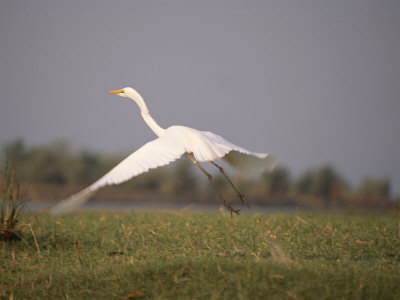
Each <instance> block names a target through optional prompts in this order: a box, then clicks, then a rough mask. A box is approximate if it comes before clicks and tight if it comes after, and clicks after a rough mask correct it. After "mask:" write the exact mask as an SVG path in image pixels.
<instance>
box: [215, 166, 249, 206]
mask: <svg viewBox="0 0 400 300" xmlns="http://www.w3.org/2000/svg"><path fill="white" fill-rule="evenodd" d="M210 163H212V164H213V165H214V166H215V167H217V169H218V170H219V171H220V172H221V174H222V175H224V176H225V178H226V180H228V182H229V184H230V185H231V187H232V188H233V190H234V191H235V192H236V194H237V195H238V197H239V198H240V201H242V206H243V204H244V205H246V206H247V207H248V208H250V205H249V203H247V202H246V200H245V199H244V195H243V194H242V193H241V192H239V191H238V189H237V188H236V187H235V185H234V184H233V182H232V180H231V179H230V178H229V177H228V175H226V173H225V171H224V169H223V168H222V167H221V166H219V165H217V164H216V163H215V162H213V161H210Z"/></svg>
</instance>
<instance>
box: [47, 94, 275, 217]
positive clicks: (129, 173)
mask: <svg viewBox="0 0 400 300" xmlns="http://www.w3.org/2000/svg"><path fill="white" fill-rule="evenodd" d="M108 93H110V94H115V95H118V96H121V97H128V98H130V99H132V100H133V101H135V102H136V104H137V105H138V106H139V108H140V111H141V115H142V117H143V120H144V121H145V122H146V124H147V125H148V126H149V127H150V129H151V130H152V131H153V132H154V133H155V134H156V135H157V136H158V138H156V139H155V140H153V141H151V142H148V143H147V144H145V145H144V146H142V147H141V148H140V149H138V150H137V151H135V152H134V153H132V154H131V155H129V156H128V157H127V158H125V159H124V160H123V161H122V162H120V163H119V164H118V165H117V166H115V167H114V168H113V169H111V171H109V172H108V173H106V174H105V175H104V176H103V177H101V178H100V179H99V180H97V181H96V182H94V183H93V184H92V185H90V186H88V187H87V188H85V189H84V190H82V191H80V192H79V193H77V194H74V195H72V196H70V197H69V198H67V199H66V200H64V201H62V202H61V203H59V204H57V205H56V206H54V207H52V208H51V209H50V213H52V214H62V213H67V212H70V211H72V210H74V209H76V208H77V207H79V206H80V205H81V204H83V203H84V202H86V201H87V200H88V199H89V198H90V197H91V196H92V195H93V193H94V192H95V191H97V190H98V189H100V188H101V187H104V186H106V185H112V184H119V183H122V182H125V181H127V180H129V179H131V178H132V177H134V176H137V175H139V174H141V173H144V172H147V171H149V170H150V169H153V168H157V167H161V166H164V165H167V164H169V163H170V162H172V161H175V160H177V159H178V158H180V157H181V156H183V155H185V156H186V157H187V158H188V159H190V160H191V161H192V162H193V163H194V164H195V165H196V166H197V167H198V168H199V169H200V170H201V171H202V172H203V173H204V174H205V175H206V176H207V178H208V179H209V180H210V182H211V183H212V184H213V187H214V189H215V190H216V192H217V194H218V196H219V198H220V199H221V201H222V203H223V204H224V206H225V207H226V208H227V209H228V210H229V211H230V212H231V214H232V212H233V213H237V214H238V213H239V210H236V209H234V208H233V207H232V205H231V203H230V202H227V201H225V199H224V198H223V197H222V195H221V193H220V192H219V191H218V189H217V186H216V185H215V183H214V179H213V177H212V175H211V174H209V173H208V172H207V171H206V170H205V169H204V168H203V166H202V165H200V163H199V162H209V163H211V164H213V165H214V166H215V167H217V168H218V170H219V171H220V172H221V173H222V175H224V176H225V178H226V179H227V180H228V182H229V184H230V185H231V186H232V188H233V189H234V191H235V192H236V194H237V195H238V197H239V198H240V200H241V201H242V204H246V205H247V203H246V201H245V199H244V196H243V195H242V194H241V193H240V192H239V191H238V189H237V188H236V187H235V186H234V184H233V183H232V181H231V180H230V179H229V177H228V176H227V174H226V173H225V171H224V169H223V168H222V167H220V166H219V165H218V164H217V163H216V162H215V160H217V159H223V160H224V161H226V162H227V163H228V164H229V165H230V166H232V167H233V168H235V169H238V170H240V171H241V172H244V173H247V174H248V173H252V172H262V171H264V170H272V169H273V168H274V166H275V159H274V158H273V157H272V156H271V155H269V154H268V153H255V152H251V151H249V150H246V149H244V148H242V147H239V146H236V145H234V144H232V143H231V142H228V141H227V140H225V139H224V138H223V137H221V136H218V135H216V134H214V133H212V132H208V131H200V130H197V129H193V128H189V127H185V126H171V127H169V128H167V129H164V128H162V127H160V126H159V125H158V124H157V123H156V121H154V119H153V118H152V117H151V116H150V114H149V110H148V109H147V106H146V103H145V102H144V100H143V98H142V96H141V95H140V94H139V93H138V92H137V91H135V90H134V89H133V88H130V87H126V88H123V89H120V90H113V91H109V92H108Z"/></svg>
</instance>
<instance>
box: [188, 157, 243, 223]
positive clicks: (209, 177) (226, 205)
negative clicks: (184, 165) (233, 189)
mask: <svg viewBox="0 0 400 300" xmlns="http://www.w3.org/2000/svg"><path fill="white" fill-rule="evenodd" d="M186 157H188V158H189V159H190V160H191V161H192V162H193V163H194V164H195V165H196V166H197V167H198V168H199V169H200V170H201V171H202V172H203V173H204V174H205V175H206V176H207V178H208V180H209V181H210V182H211V183H212V185H213V187H214V190H215V191H216V192H217V195H218V197H219V198H220V199H221V201H222V203H223V204H224V206H225V207H226V208H227V209H228V210H229V211H230V213H231V217H232V213H235V214H239V211H240V209H234V208H233V207H232V203H230V202H227V201H226V200H225V199H224V197H222V194H221V193H220V191H219V190H218V188H217V185H216V184H215V182H214V178H213V177H212V176H211V174H210V173H208V172H207V171H206V170H205V169H204V168H203V166H202V165H200V164H199V162H198V161H197V160H196V159H195V158H194V157H193V156H190V155H186Z"/></svg>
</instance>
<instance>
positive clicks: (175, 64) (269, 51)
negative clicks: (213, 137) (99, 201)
mask: <svg viewBox="0 0 400 300" xmlns="http://www.w3.org/2000/svg"><path fill="white" fill-rule="evenodd" d="M399 15H400V1H398V0H393V1H389V0H379V1H376V0H374V1H367V0H365V1H361V0H335V1H328V0H327V1H323V0H312V1H311V0H307V1H300V0H292V1H284V0H277V1H248V0H246V1H232V0H230V1H228V0H226V1H216V0H212V1H204V0H202V1H175V0H169V1H115V0H113V1H101V0H91V1H89V0H87V1H84V0H79V1H78V0H68V1H61V0H47V1H44V0H41V1H38V0H36V1H31V0H26V1H18V0H0V130H1V131H0V144H4V143H7V142H9V141H11V140H13V139H16V138H23V139H25V140H26V141H27V142H28V144H41V143H47V142H50V141H53V140H55V139H63V140H67V141H69V142H71V143H72V144H73V145H74V146H75V147H77V148H80V147H85V148H89V149H92V150H96V151H106V152H117V153H128V152H131V151H133V150H136V149H137V148H139V147H140V146H141V145H142V144H144V143H145V142H147V141H149V140H151V139H153V138H154V134H153V133H152V132H151V131H150V129H148V128H147V127H146V125H145V124H144V122H143V121H142V119H141V117H140V114H139V110H138V108H137V107H136V105H135V103H133V102H132V101H128V100H127V99H125V98H120V97H115V96H112V95H108V94H106V91H107V90H110V89H119V88H123V87H125V86H132V87H134V88H136V89H137V90H138V91H139V92H141V93H142V95H143V97H144V98H145V100H146V101H147V104H148V107H149V109H150V112H151V113H152V115H153V117H154V118H155V119H156V120H157V121H158V122H159V123H160V125H162V126H165V127H168V126H170V125H173V124H181V125H187V126H191V127H195V128H198V129H203V130H210V131H213V132H215V133H217V134H220V135H222V136H224V137H225V138H227V139H228V140H230V141H232V142H234V143H237V144H238V145H241V146H243V147H245V148H248V149H249V150H254V151H259V152H270V153H273V154H274V155H275V156H276V157H277V158H278V160H279V163H280V164H282V165H283V166H286V167H288V168H290V170H291V171H292V172H293V173H294V175H297V174H299V173H300V172H302V171H304V170H306V169H307V168H310V167H317V166H321V165H322V164H325V163H331V164H333V165H334V166H335V167H336V168H337V169H338V170H339V172H340V173H342V174H343V175H344V176H345V177H347V178H348V179H349V180H351V181H352V182H353V184H357V183H358V182H359V180H360V179H361V177H362V176H365V175H369V176H389V177H390V178H391V180H392V183H393V186H394V190H395V192H396V193H399V192H400V162H399V154H400V137H399V136H400V135H399V131H400V97H399V95H400V34H399V32H400V18H399Z"/></svg>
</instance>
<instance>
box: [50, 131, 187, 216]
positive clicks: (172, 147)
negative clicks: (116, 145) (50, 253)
mask: <svg viewBox="0 0 400 300" xmlns="http://www.w3.org/2000/svg"><path fill="white" fill-rule="evenodd" d="M184 153H185V148H184V146H183V145H182V143H180V142H179V140H177V139H176V138H175V137H174V136H173V135H171V134H165V135H164V136H161V137H159V138H157V139H155V140H153V141H151V142H148V143H147V144H145V145H144V146H142V147H141V148H140V149H138V150H137V151H136V152H134V153H132V154H131V155H129V156H128V157H127V158H125V159H124V160H123V161H121V162H120V163H119V164H118V165H117V166H115V167H114V168H113V169H111V171H109V172H108V173H107V174H105V175H104V176H103V177H101V178H100V179H99V180H97V181H96V182H94V183H93V184H92V185H90V186H89V187H87V188H86V189H84V190H82V191H81V192H79V193H76V194H74V195H72V196H70V197H69V198H67V199H66V200H64V201H62V202H61V203H60V204H57V205H56V206H54V207H52V208H51V209H50V211H49V212H50V213H52V214H62V213H67V212H70V211H72V210H74V209H75V208H77V207H78V206H79V205H81V204H83V203H85V202H86V201H87V200H88V199H89V198H90V197H91V196H92V195H93V193H94V192H95V191H96V190H98V189H99V188H101V187H104V186H106V185H112V184H119V183H122V182H125V181H127V180H129V179H131V178H132V177H134V176H137V175H139V174H142V173H144V172H147V171H148V170H149V169H153V168H157V167H161V166H164V165H167V164H169V163H170V162H172V161H174V160H176V159H178V158H180V157H181V156H182V155H183V154H184Z"/></svg>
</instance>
